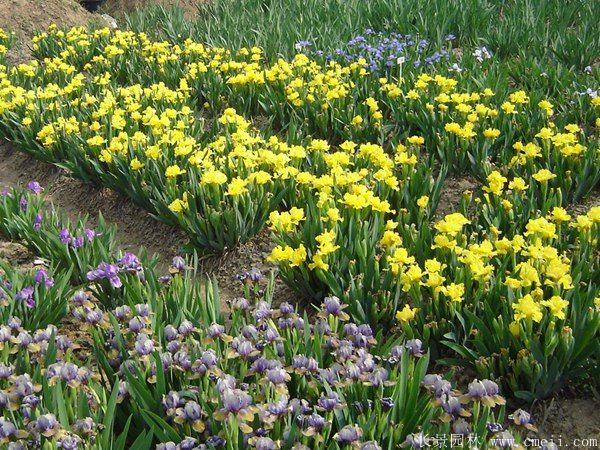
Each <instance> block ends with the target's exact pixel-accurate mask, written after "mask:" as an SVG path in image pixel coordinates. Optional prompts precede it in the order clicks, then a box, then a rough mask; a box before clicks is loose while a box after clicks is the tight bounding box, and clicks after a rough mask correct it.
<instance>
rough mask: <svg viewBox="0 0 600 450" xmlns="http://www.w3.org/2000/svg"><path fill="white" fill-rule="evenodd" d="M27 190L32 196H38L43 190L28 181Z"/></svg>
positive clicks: (35, 182)
mask: <svg viewBox="0 0 600 450" xmlns="http://www.w3.org/2000/svg"><path fill="white" fill-rule="evenodd" d="M27 189H29V190H30V191H31V192H33V193H34V194H40V193H41V192H42V191H43V190H44V189H42V186H41V185H40V183H38V182H37V181H30V182H29V183H27Z"/></svg>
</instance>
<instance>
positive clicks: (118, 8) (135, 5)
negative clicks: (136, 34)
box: [101, 0, 205, 20]
mask: <svg viewBox="0 0 600 450" xmlns="http://www.w3.org/2000/svg"><path fill="white" fill-rule="evenodd" d="M204 2H205V0H106V3H104V5H102V7H101V12H106V13H108V14H110V15H111V16H113V17H120V16H122V15H123V14H127V13H132V12H135V11H137V10H140V9H144V8H147V7H149V6H154V5H158V6H162V7H163V8H165V9H169V8H172V7H173V6H178V7H180V8H181V9H183V12H184V16H185V18H186V19H188V20H191V19H193V18H194V17H195V16H196V15H197V14H198V9H199V6H200V5H201V4H202V3H204Z"/></svg>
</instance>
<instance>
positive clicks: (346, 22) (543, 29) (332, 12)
mask: <svg viewBox="0 0 600 450" xmlns="http://www.w3.org/2000/svg"><path fill="white" fill-rule="evenodd" d="M598 17H600V2H597V1H594V0H506V1H500V0H453V1H448V0H369V1H364V0H303V1H293V0H213V1H209V2H207V3H206V4H204V5H202V6H200V15H199V18H198V19H197V21H196V22H195V23H185V21H184V20H183V15H182V14H181V12H173V11H165V10H163V9H160V8H151V9H149V10H145V11H142V12H141V13H137V14H134V15H132V16H129V18H128V21H127V24H128V26H129V27H131V28H132V29H135V30H138V31H148V30H151V31H152V32H153V33H154V34H155V35H156V34H157V35H159V36H160V37H164V38H168V39H177V36H178V35H181V36H194V37H195V38H196V39H200V40H204V41H206V42H208V43H211V44H214V45H219V46H225V47H230V48H236V47H240V46H254V45H256V46H260V47H262V48H263V49H265V51H266V53H267V55H269V56H275V55H277V54H280V55H283V56H289V55H291V54H293V53H294V52H295V49H294V45H295V44H296V42H298V41H300V40H310V41H313V42H315V43H316V45H317V46H318V47H320V48H324V49H331V48H335V47H336V46H338V45H340V44H341V43H343V42H345V41H347V40H348V39H350V38H351V37H353V36H355V35H356V34H357V33H360V32H361V31H363V30H364V29H365V28H369V27H370V28H373V29H375V30H376V31H382V30H389V31H398V32H401V33H418V34H420V35H422V36H424V37H425V38H428V39H430V40H432V41H441V40H443V38H444V37H445V36H446V35H448V34H450V33H452V34H454V35H456V36H457V38H458V43H459V45H461V46H464V47H473V46H487V47H488V48H490V49H492V51H494V53H495V55H496V56H497V57H499V58H500V59H509V58H513V57H527V58H528V59H539V60H541V59H546V58H547V59H549V60H551V61H555V62H557V63H559V64H562V65H565V66H569V67H571V66H573V67H575V68H577V69H583V68H584V67H586V66H588V65H590V64H592V63H594V62H595V61H596V60H597V59H598V58H599V56H600V34H599V33H598V31H597V26H598Z"/></svg>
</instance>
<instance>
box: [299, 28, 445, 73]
mask: <svg viewBox="0 0 600 450" xmlns="http://www.w3.org/2000/svg"><path fill="white" fill-rule="evenodd" d="M455 39H456V36H454V35H452V34H450V35H448V36H446V38H445V43H444V44H443V45H442V46H441V47H440V48H435V46H434V45H433V44H432V43H431V42H430V41H427V40H426V39H421V38H420V37H419V36H416V35H412V34H400V33H394V32H392V33H388V32H381V31H380V32H376V31H373V30H372V29H366V30H365V31H364V33H362V34H360V35H358V36H355V37H354V38H352V39H350V40H349V41H348V42H347V43H346V44H344V45H342V46H340V47H338V48H336V49H335V50H333V51H332V52H330V53H328V52H325V51H323V50H319V49H317V50H313V49H312V47H313V43H312V42H310V41H300V42H298V43H297V44H296V50H297V51H299V52H304V53H307V54H309V55H311V56H313V57H317V58H324V59H325V60H326V61H338V62H346V63H352V62H356V61H359V60H361V59H362V60H364V61H366V62H365V68H366V69H367V70H369V71H371V72H374V73H386V72H389V71H390V70H391V69H393V68H395V67H398V66H402V65H409V64H410V65H412V66H413V67H415V68H418V67H421V66H433V65H436V64H439V63H443V62H446V61H449V60H450V59H451V53H450V51H449V50H450V48H451V43H452V42H453V41H454V40H455Z"/></svg>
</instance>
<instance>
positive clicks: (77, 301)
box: [0, 183, 535, 450]
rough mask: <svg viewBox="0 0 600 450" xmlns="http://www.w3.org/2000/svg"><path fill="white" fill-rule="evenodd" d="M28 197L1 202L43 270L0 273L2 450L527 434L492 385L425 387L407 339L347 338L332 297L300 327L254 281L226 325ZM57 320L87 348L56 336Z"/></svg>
mask: <svg viewBox="0 0 600 450" xmlns="http://www.w3.org/2000/svg"><path fill="white" fill-rule="evenodd" d="M40 189H41V187H40V186H39V185H38V184H37V183H30V185H29V188H28V189H15V190H11V191H9V192H5V193H3V195H2V203H1V204H0V224H1V229H2V232H3V233H4V234H7V235H10V236H12V237H13V238H15V239H22V240H23V242H24V243H25V244H26V245H27V246H28V247H30V248H31V249H32V251H33V252H34V253H35V254H36V255H37V256H38V257H43V258H45V259H46V260H47V261H48V264H49V265H50V266H51V267H52V269H49V270H46V269H42V268H39V269H36V270H37V271H36V272H35V273H33V274H29V273H27V272H22V271H15V270H13V269H12V268H10V267H9V266H7V265H4V266H3V268H2V286H3V288H2V289H3V291H2V292H3V293H4V300H3V303H2V305H1V306H0V308H1V311H2V315H1V317H2V323H1V324H0V341H1V342H2V355H3V356H2V361H0V368H1V370H0V372H1V373H0V413H1V414H2V417H1V418H0V422H1V423H0V442H1V443H2V445H3V446H6V448H9V449H12V450H14V449H25V448H45V449H58V448H60V449H109V448H112V449H124V448H130V449H140V450H142V449H148V448H151V447H153V446H154V445H156V448H159V449H192V448H194V449H195V448H206V449H210V448H228V449H237V448H242V447H244V448H246V447H249V448H256V449H276V448H296V449H301V448H312V449H315V448H323V449H325V448H327V449H340V448H350V447H356V448H361V449H381V448H388V449H391V448H395V447H396V446H397V445H399V444H403V445H405V446H407V447H408V448H422V447H423V445H426V443H429V444H430V445H433V444H435V445H438V446H440V448H451V447H452V448H470V446H472V445H475V443H477V445H488V446H489V445H492V446H493V445H494V444H493V442H492V441H491V440H492V439H505V440H506V442H509V441H512V442H514V443H518V442H519V441H520V439H521V436H524V435H525V434H526V433H528V432H529V431H530V430H534V429H535V427H534V426H533V424H532V418H531V417H530V415H529V414H528V413H527V412H525V411H523V410H520V409H519V410H516V411H515V412H514V413H513V414H511V415H510V416H508V417H506V416H505V407H504V404H505V400H504V398H503V397H502V396H501V395H500V388H499V387H498V385H497V384H496V383H494V382H493V381H490V380H487V379H484V380H482V381H479V380H473V381H472V382H471V383H469V384H468V386H466V387H465V389H464V391H459V390H457V389H454V388H453V386H452V384H451V382H450V378H449V377H443V376H440V375H437V374H429V375H427V374H426V373H427V368H428V360H429V355H428V352H427V351H426V348H425V347H424V346H423V343H422V341H421V340H420V339H418V338H413V339H409V340H404V339H398V338H394V337H390V336H384V335H383V334H382V333H381V332H379V333H374V332H373V330H372V329H371V327H370V326H369V325H365V324H363V325H359V324H355V323H354V322H352V321H350V320H349V317H348V315H347V314H345V313H344V312H343V310H344V305H343V304H342V303H341V302H340V300H339V299H338V298H336V297H328V298H327V299H325V301H324V303H323V305H322V306H321V308H320V309H319V310H318V312H317V314H315V315H314V316H311V317H310V318H309V317H308V316H307V315H304V316H302V315H299V314H298V312H297V310H296V309H295V308H294V307H293V306H291V305H289V304H287V303H282V304H280V305H279V306H278V307H275V306H273V304H272V300H273V299H272V292H273V291H272V282H273V279H272V277H264V276H263V275H262V274H261V273H260V272H259V271H257V270H252V271H251V272H249V273H246V274H244V275H243V276H241V277H240V279H241V280H242V283H243V284H242V285H241V286H240V291H241V293H242V294H243V295H244V296H243V297H239V298H237V299H235V300H233V302H232V304H231V305H229V307H228V312H227V313H224V312H223V311H222V310H221V307H222V305H221V302H220V299H219V295H218V289H217V287H216V285H215V284H214V283H212V282H209V281H208V282H207V281H202V280H200V279H199V278H197V277H196V276H195V274H194V270H193V268H192V267H191V266H188V265H187V264H186V262H185V261H184V260H183V259H182V258H179V257H178V258H175V259H174V260H173V264H172V266H171V269H170V273H169V275H166V276H160V277H159V276H157V275H156V273H155V270H154V269H153V265H152V261H150V262H149V261H148V260H146V258H140V259H138V258H137V257H135V256H134V255H133V254H130V253H128V254H123V255H120V254H118V252H117V250H116V245H115V242H114V239H113V237H112V232H113V230H112V229H111V228H110V227H107V226H105V225H103V224H101V225H100V226H99V227H98V228H96V229H95V230H91V229H89V228H86V223H85V220H84V219H82V220H80V221H78V222H77V223H73V224H71V223H67V222H65V221H63V220H62V219H61V218H60V215H59V214H58V213H57V212H56V211H54V210H51V209H47V208H45V205H44V203H43V198H42V196H41V194H40ZM192 266H193V264H192ZM29 287H31V288H29ZM67 309H68V312H67ZM49 311H56V312H55V313H52V316H51V317H50V316H48V314H49ZM66 314H68V316H70V317H72V318H74V319H75V320H76V321H77V323H78V326H79V330H78V331H79V333H78V336H80V335H81V334H82V333H83V334H84V335H85V338H84V339H81V340H73V339H74V338H73V337H72V336H69V335H64V334H63V330H62V329H61V324H62V323H63V320H62V318H63V317H64V316H65V315H66ZM82 346H83V347H82ZM390 423H392V424H394V425H395V426H393V427H390V426H389V425H390ZM507 424H510V427H509V429H505V427H506V426H507ZM451 435H452V442H451V441H450V436H451ZM161 442H162V443H161ZM499 442H500V441H499Z"/></svg>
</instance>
